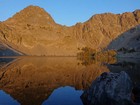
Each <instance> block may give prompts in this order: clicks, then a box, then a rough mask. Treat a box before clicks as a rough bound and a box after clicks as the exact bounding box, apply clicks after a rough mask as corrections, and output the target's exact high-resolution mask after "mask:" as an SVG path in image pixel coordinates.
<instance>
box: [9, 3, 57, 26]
mask: <svg viewBox="0 0 140 105" xmlns="http://www.w3.org/2000/svg"><path fill="white" fill-rule="evenodd" d="M7 21H8V22H11V23H14V24H15V23H17V24H18V23H28V24H40V25H44V24H45V25H47V24H54V23H55V22H54V20H53V19H52V17H51V16H50V14H49V13H47V12H46V11H45V10H44V9H43V8H40V7H38V6H33V5H30V6H28V7H26V8H24V9H23V10H21V11H20V12H18V13H16V14H15V15H14V16H13V17H12V18H10V19H8V20H7Z"/></svg>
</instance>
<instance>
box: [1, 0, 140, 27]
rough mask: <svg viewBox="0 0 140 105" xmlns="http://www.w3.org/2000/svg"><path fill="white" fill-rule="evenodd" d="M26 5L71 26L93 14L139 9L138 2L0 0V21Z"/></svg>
mask: <svg viewBox="0 0 140 105" xmlns="http://www.w3.org/2000/svg"><path fill="white" fill-rule="evenodd" d="M28 5H37V6H40V7H42V8H44V9H45V10H46V11H47V12H48V13H49V14H50V15H51V16H52V17H53V19H54V20H55V22H56V23H59V24H62V25H67V26H71V25H74V24H76V23H77V22H84V21H87V20H88V19H89V18H90V17H91V16H93V15H94V14H99V13H105V12H112V13H122V12H132V11H134V10H136V9H140V0H0V21H4V20H6V19H8V18H9V17H11V16H12V15H14V14H15V13H16V12H19V11H20V10H22V9H23V8H25V7H27V6H28Z"/></svg>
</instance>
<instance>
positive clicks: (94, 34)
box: [0, 6, 140, 56]
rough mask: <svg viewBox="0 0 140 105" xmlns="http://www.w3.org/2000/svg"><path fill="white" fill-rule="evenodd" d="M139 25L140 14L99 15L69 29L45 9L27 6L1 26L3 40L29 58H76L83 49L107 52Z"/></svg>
mask: <svg viewBox="0 0 140 105" xmlns="http://www.w3.org/2000/svg"><path fill="white" fill-rule="evenodd" d="M138 24H140V10H136V11H134V12H132V13H131V12H126V13H123V14H112V13H104V14H97V15H94V16H92V17H91V18H90V19H89V20H88V21H86V22H84V23H77V24H76V25H74V26H71V27H66V26H62V25H59V24H57V23H55V21H54V20H53V19H52V17H51V16H50V15H49V14H48V13H47V12H46V11H45V10H44V9H42V8H40V7H37V6H28V7H27V8H25V9H23V10H22V11H20V12H18V13H17V14H15V15H14V16H13V17H11V18H9V19H8V20H6V21H4V22H1V23H0V40H1V43H3V44H6V45H8V46H10V47H11V48H12V49H14V50H16V51H18V52H22V53H24V54H26V55H38V56H44V55H47V56H48V55H52V56H76V54H77V52H79V51H80V49H82V48H83V47H90V48H92V49H96V50H103V49H105V48H107V46H108V45H109V43H110V42H111V41H112V40H114V39H116V38H117V37H118V36H119V35H121V34H122V33H124V32H125V31H127V30H129V29H131V28H132V27H135V26H136V25H138Z"/></svg>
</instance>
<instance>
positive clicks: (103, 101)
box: [81, 72, 139, 105]
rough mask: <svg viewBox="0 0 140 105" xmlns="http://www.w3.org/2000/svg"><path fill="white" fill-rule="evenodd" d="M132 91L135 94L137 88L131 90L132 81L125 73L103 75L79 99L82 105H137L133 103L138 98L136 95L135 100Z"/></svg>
mask: <svg viewBox="0 0 140 105" xmlns="http://www.w3.org/2000/svg"><path fill="white" fill-rule="evenodd" d="M132 90H133V91H135V93H138V91H139V89H138V88H137V89H133V84H132V81H131V79H130V77H129V76H128V75H127V74H126V73H125V72H120V73H103V74H102V75H101V76H100V77H99V78H97V79H96V80H95V81H94V82H93V83H92V85H91V87H90V89H89V90H87V91H85V92H84V93H83V94H82V96H81V99H82V101H83V103H84V105H139V104H134V102H133V100H134V99H136V98H137V99H138V98H139V96H138V94H137V96H136V98H135V93H134V94H133V93H132ZM132 97H133V98H132ZM137 99H136V100H137ZM136 102H138V101H136Z"/></svg>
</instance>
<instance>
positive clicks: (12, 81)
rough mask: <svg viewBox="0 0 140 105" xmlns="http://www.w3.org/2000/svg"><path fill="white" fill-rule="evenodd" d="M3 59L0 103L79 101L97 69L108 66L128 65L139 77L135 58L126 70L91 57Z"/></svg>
mask: <svg viewBox="0 0 140 105" xmlns="http://www.w3.org/2000/svg"><path fill="white" fill-rule="evenodd" d="M2 59H4V58H2ZM5 59H6V63H3V62H5V61H4V60H0V65H1V64H2V66H1V67H0V90H1V91H0V95H1V96H0V105H1V104H2V105H3V104H4V105H7V104H8V103H9V102H11V103H12V104H10V105H20V104H21V105H83V104H82V101H81V100H80V95H81V94H82V92H83V90H85V89H87V88H88V87H89V86H90V85H91V83H92V81H93V80H95V79H96V78H97V77H98V76H99V75H100V74H101V73H103V72H109V71H110V70H111V71H113V72H117V70H118V72H119V71H120V70H125V71H127V69H128V70H129V72H130V73H129V72H128V74H130V75H132V76H130V77H132V80H136V81H137V82H139V80H140V79H139V75H140V72H138V68H137V67H139V66H137V64H138V65H139V63H136V62H135V63H134V64H135V65H136V66H134V69H133V66H132V70H130V68H129V66H126V65H123V64H122V61H119V62H118V63H115V64H111V65H107V66H106V65H103V64H104V63H101V62H96V61H94V62H92V63H90V64H89V65H86V66H85V65H83V63H82V62H81V61H79V60H77V58H76V57H19V58H16V59H13V58H12V60H11V59H10V58H9V60H8V58H5ZM125 62H126V61H125ZM122 65H123V66H125V67H123V66H122ZM128 65H129V64H128ZM124 68H125V69H124ZM131 72H133V73H131ZM133 75H134V76H133ZM139 83H140V82H139ZM8 94H9V95H10V96H9V95H8ZM3 96H5V97H3ZM7 97H8V98H7ZM9 97H11V98H9ZM4 100H7V101H4ZM12 100H13V101H12ZM6 102H7V103H6Z"/></svg>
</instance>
